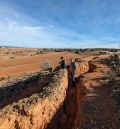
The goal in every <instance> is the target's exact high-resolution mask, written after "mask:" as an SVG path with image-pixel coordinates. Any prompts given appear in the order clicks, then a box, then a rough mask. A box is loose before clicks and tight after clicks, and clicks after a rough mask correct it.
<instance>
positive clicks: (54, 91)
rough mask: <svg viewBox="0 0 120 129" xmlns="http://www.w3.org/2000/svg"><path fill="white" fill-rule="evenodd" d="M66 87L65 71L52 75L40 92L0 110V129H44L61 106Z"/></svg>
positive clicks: (66, 77)
mask: <svg viewBox="0 0 120 129" xmlns="http://www.w3.org/2000/svg"><path fill="white" fill-rule="evenodd" d="M31 81H33V80H31ZM36 84H37V83H36ZM38 84H39V83H38ZM39 86H40V85H39ZM33 87H34V85H33ZM67 87H68V76H67V70H60V71H58V72H56V73H54V75H53V77H52V79H51V82H50V83H49V84H48V85H46V86H45V87H44V88H43V90H42V91H38V92H37V93H34V94H33V95H31V96H29V97H28V96H24V98H23V99H20V100H18V101H16V102H14V103H12V104H9V105H8V106H6V107H4V108H3V109H1V110H0V129H29V128H31V129H44V128H46V126H47V124H49V123H50V121H51V119H52V118H53V116H54V115H55V113H56V112H57V111H58V109H59V108H60V107H61V106H62V105H63V102H64V100H65V98H66V90H67ZM24 92H25V91H24ZM26 92H27V90H26ZM28 92H29V91H28ZM16 97H17V96H16Z"/></svg>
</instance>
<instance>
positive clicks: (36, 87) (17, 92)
mask: <svg viewBox="0 0 120 129" xmlns="http://www.w3.org/2000/svg"><path fill="white" fill-rule="evenodd" d="M50 80H51V75H50V74H49V73H48V72H47V71H43V72H41V73H35V74H34V75H32V76H28V77H26V78H25V79H22V80H19V81H17V82H13V83H10V84H7V85H5V86H1V87H0V109H1V108H3V107H4V106H6V105H7V104H9V103H13V102H14V101H18V100H19V99H22V98H24V97H29V96H31V95H32V94H33V93H36V92H39V91H41V90H42V89H43V87H44V86H45V85H46V84H48V83H49V82H50Z"/></svg>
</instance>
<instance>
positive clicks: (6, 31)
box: [0, 0, 120, 48]
mask: <svg viewBox="0 0 120 129" xmlns="http://www.w3.org/2000/svg"><path fill="white" fill-rule="evenodd" d="M119 43H120V0H0V45H9V46H21V47H34V48H36V47H48V48H95V47H99V48H118V47H119Z"/></svg>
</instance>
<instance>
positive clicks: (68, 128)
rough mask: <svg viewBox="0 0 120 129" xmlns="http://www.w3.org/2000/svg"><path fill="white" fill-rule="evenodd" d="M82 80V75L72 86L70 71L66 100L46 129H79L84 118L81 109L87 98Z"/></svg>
mask: <svg viewBox="0 0 120 129" xmlns="http://www.w3.org/2000/svg"><path fill="white" fill-rule="evenodd" d="M90 71H92V69H90ZM90 71H89V72H90ZM81 79H82V75H80V76H79V77H78V79H77V80H76V82H75V85H72V84H71V79H70V72H69V69H68V89H67V95H66V99H65V101H64V103H63V105H62V106H61V107H60V108H59V110H58V112H57V113H56V114H55V115H54V117H53V119H52V120H51V123H50V124H49V125H48V126H47V128H46V129H77V128H76V127H80V124H81V122H82V116H81V115H80V114H81V113H80V110H79V109H80V107H81V104H82V102H83V100H84V98H85V89H84V87H83V86H82V83H81Z"/></svg>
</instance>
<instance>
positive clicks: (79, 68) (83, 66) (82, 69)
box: [75, 60, 89, 77]
mask: <svg viewBox="0 0 120 129" xmlns="http://www.w3.org/2000/svg"><path fill="white" fill-rule="evenodd" d="M88 71H89V63H88V62H86V61H83V60H77V61H76V69H75V75H76V77H79V76H80V75H82V74H84V73H86V72H88Z"/></svg>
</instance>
